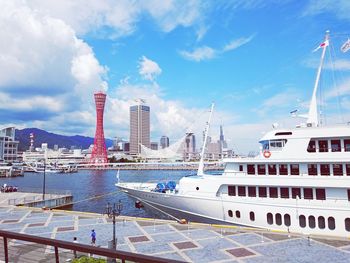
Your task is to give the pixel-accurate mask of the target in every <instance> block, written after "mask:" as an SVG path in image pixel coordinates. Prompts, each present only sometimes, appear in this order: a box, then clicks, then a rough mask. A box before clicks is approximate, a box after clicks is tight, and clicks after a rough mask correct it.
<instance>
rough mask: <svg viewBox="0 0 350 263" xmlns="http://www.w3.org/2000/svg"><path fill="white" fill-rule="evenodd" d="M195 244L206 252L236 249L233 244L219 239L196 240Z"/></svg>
mask: <svg viewBox="0 0 350 263" xmlns="http://www.w3.org/2000/svg"><path fill="white" fill-rule="evenodd" d="M197 242H198V243H199V244H200V245H201V246H202V247H203V249H207V250H220V249H228V248H235V247H237V245H236V244H234V243H233V242H231V241H229V240H227V239H225V238H221V237H215V238H210V239H202V240H197Z"/></svg>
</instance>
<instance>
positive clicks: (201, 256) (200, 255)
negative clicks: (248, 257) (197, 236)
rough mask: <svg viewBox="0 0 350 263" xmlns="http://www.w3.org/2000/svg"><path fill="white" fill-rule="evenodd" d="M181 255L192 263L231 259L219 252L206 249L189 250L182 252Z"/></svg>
mask: <svg viewBox="0 0 350 263" xmlns="http://www.w3.org/2000/svg"><path fill="white" fill-rule="evenodd" d="M183 253H184V254H185V255H186V256H187V257H189V258H190V259H191V260H192V261H193V262H200V263H206V262H215V261H221V260H226V259H230V258H231V257H230V256H229V255H227V254H226V253H224V252H223V251H220V250H208V249H200V248H197V249H189V250H185V251H183Z"/></svg>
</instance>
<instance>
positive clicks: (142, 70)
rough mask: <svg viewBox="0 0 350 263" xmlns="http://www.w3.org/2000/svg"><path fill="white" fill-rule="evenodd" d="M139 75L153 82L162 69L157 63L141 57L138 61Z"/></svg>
mask: <svg viewBox="0 0 350 263" xmlns="http://www.w3.org/2000/svg"><path fill="white" fill-rule="evenodd" d="M138 67H139V74H140V75H141V76H142V77H143V78H144V79H147V80H151V81H154V80H155V78H156V77H157V76H158V75H160V74H161V73H162V69H161V68H160V67H159V65H158V64H157V62H155V61H153V60H151V59H148V58H146V57H145V56H142V57H141V59H140V61H139V65H138Z"/></svg>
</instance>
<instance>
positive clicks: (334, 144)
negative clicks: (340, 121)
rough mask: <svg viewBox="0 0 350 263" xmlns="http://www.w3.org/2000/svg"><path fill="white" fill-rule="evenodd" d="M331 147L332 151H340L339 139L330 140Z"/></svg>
mask: <svg viewBox="0 0 350 263" xmlns="http://www.w3.org/2000/svg"><path fill="white" fill-rule="evenodd" d="M331 149H332V152H340V150H341V146H340V140H331Z"/></svg>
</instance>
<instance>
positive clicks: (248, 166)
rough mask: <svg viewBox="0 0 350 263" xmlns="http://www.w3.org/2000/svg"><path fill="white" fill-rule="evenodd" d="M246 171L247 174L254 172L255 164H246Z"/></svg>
mask: <svg viewBox="0 0 350 263" xmlns="http://www.w3.org/2000/svg"><path fill="white" fill-rule="evenodd" d="M247 172H248V174H255V165H254V164H248V165H247Z"/></svg>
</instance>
